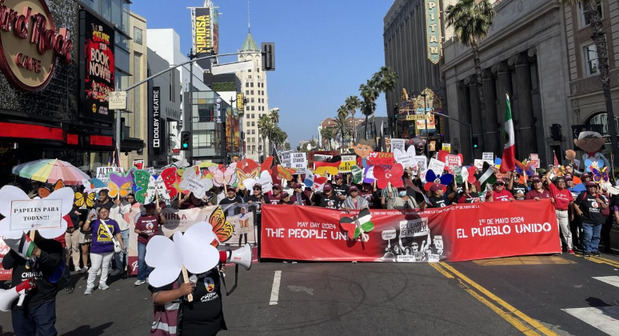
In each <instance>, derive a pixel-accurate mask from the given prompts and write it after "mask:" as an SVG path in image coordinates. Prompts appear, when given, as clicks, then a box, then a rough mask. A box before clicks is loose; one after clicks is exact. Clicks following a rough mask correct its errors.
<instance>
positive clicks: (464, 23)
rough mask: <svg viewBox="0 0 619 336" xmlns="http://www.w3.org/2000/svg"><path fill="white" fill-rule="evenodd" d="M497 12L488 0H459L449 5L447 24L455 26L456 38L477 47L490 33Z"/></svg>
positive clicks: (467, 44)
mask: <svg viewBox="0 0 619 336" xmlns="http://www.w3.org/2000/svg"><path fill="white" fill-rule="evenodd" d="M495 14H496V12H495V11H494V7H493V5H492V4H490V2H489V1H488V0H459V1H458V3H456V4H455V5H449V6H447V25H448V26H451V27H453V28H454V34H455V35H456V39H457V40H458V41H459V42H460V43H462V44H464V45H466V46H469V47H477V45H478V44H479V41H481V40H482V39H484V38H485V37H486V35H488V31H489V30H490V27H491V26H492V20H493V19H494V16H495Z"/></svg>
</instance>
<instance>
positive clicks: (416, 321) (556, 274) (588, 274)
mask: <svg viewBox="0 0 619 336" xmlns="http://www.w3.org/2000/svg"><path fill="white" fill-rule="evenodd" d="M228 273H229V275H228V277H227V278H228V280H227V282H228V285H229V286H231V285H232V283H233V282H234V279H233V277H234V272H233V271H232V268H229V270H228ZM75 280H76V281H77V282H76V290H75V292H74V293H72V294H67V293H65V292H64V291H63V292H61V293H59V295H58V298H57V315H58V321H57V324H56V326H57V329H58V331H59V334H60V335H145V334H148V331H149V327H150V322H151V320H152V305H151V302H150V293H149V291H148V289H147V287H146V286H141V287H137V288H136V287H134V286H133V281H134V279H127V280H122V279H119V280H116V281H114V282H113V283H111V284H110V289H109V290H107V291H95V292H94V293H93V295H91V296H84V295H83V294H82V293H83V291H84V286H85V278H84V276H81V275H76V279H75ZM618 286H619V258H616V257H613V256H607V255H606V256H604V255H603V258H592V259H589V260H585V259H584V258H582V257H578V256H570V255H566V254H563V255H561V256H532V257H517V258H502V259H492V260H482V261H475V262H460V263H449V264H448V263H440V264H403V263H402V264H378V263H356V264H353V263H294V264H293V263H281V262H263V263H257V264H254V265H253V267H252V269H251V271H249V272H246V271H244V270H241V271H240V272H239V285H238V287H237V289H236V290H235V291H234V293H232V294H231V295H230V296H227V297H225V298H224V313H225V318H226V321H227V324H228V327H229V330H228V331H227V332H222V333H221V334H222V335H319V334H326V335H377V334H378V335H389V334H391V335H411V334H414V335H520V334H526V335H536V334H537V335H604V334H613V332H614V333H615V334H618V333H619V325H618V324H619V309H618V307H619V287H618ZM0 335H12V327H11V322H10V314H9V313H0Z"/></svg>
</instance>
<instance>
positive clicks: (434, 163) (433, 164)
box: [428, 158, 445, 174]
mask: <svg viewBox="0 0 619 336" xmlns="http://www.w3.org/2000/svg"><path fill="white" fill-rule="evenodd" d="M428 170H432V171H433V172H435V173H436V174H442V173H443V171H444V170H445V162H441V161H439V160H437V159H435V158H431V159H430V163H429V164H428Z"/></svg>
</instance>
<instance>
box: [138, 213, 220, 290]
mask: <svg viewBox="0 0 619 336" xmlns="http://www.w3.org/2000/svg"><path fill="white" fill-rule="evenodd" d="M216 239H217V236H216V235H215V233H214V232H213V227H212V226H211V224H209V223H206V222H199V223H196V224H194V225H192V226H191V227H189V229H187V231H186V232H185V234H183V233H181V232H176V233H174V236H173V240H170V239H169V238H167V237H165V236H159V235H157V236H154V237H153V238H151V239H150V241H149V242H148V244H147V245H146V257H145V261H146V263H147V264H148V265H149V266H150V267H154V270H153V271H152V273H151V274H150V275H149V277H148V283H149V284H150V285H151V286H153V287H162V286H165V285H168V284H170V283H172V282H174V281H176V279H177V278H178V276H179V274H180V272H181V268H182V267H183V266H185V268H186V269H187V270H188V271H189V272H191V273H193V274H200V273H204V272H206V271H208V270H210V269H212V268H213V267H215V266H217V264H218V263H219V252H218V251H217V248H215V247H214V246H213V245H211V242H213V240H216Z"/></svg>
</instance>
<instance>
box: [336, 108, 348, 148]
mask: <svg viewBox="0 0 619 336" xmlns="http://www.w3.org/2000/svg"><path fill="white" fill-rule="evenodd" d="M347 119H348V109H346V106H345V105H342V106H340V107H339V108H338V109H337V118H335V122H336V124H337V130H338V132H339V133H340V137H341V139H342V147H344V143H345V141H346V134H347V133H348V132H347V130H346V126H347V125H346V120H347Z"/></svg>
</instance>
